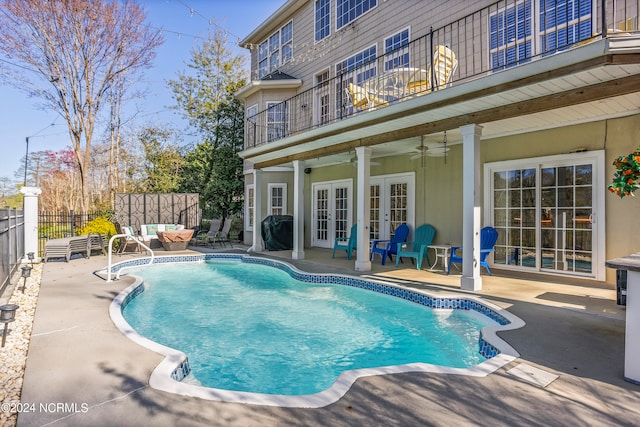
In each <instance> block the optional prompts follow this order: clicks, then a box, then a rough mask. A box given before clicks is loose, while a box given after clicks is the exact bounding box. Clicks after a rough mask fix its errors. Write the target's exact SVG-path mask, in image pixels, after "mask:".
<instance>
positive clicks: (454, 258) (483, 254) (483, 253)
mask: <svg viewBox="0 0 640 427" xmlns="http://www.w3.org/2000/svg"><path fill="white" fill-rule="evenodd" d="M497 240H498V232H497V231H496V229H495V228H493V227H484V228H483V229H482V230H480V267H484V268H486V269H487V273H489V276H491V270H489V264H488V263H487V257H488V256H489V254H490V253H491V252H493V251H494V250H495V249H494V248H493V247H494V246H495V245H496V241H497ZM458 249H462V248H461V247H460V246H452V247H451V257H450V258H449V269H448V271H447V274H449V273H450V272H451V264H453V263H454V262H455V263H456V264H462V256H461V255H459V254H456V251H457V250H458Z"/></svg>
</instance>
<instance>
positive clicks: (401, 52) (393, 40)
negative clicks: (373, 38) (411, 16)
mask: <svg viewBox="0 0 640 427" xmlns="http://www.w3.org/2000/svg"><path fill="white" fill-rule="evenodd" d="M408 45H409V29H408V28H407V29H406V30H403V31H400V32H399V33H397V34H394V35H392V36H391V37H389V38H386V39H385V40H384V53H385V54H387V58H386V59H385V62H384V70H385V71H388V70H392V69H394V68H399V67H408V66H409V47H408ZM402 47H404V48H403V49H401V48H402ZM391 52H393V53H391Z"/></svg>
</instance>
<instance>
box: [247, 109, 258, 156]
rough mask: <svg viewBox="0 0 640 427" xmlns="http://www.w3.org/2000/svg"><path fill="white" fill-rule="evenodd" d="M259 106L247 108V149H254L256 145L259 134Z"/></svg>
mask: <svg viewBox="0 0 640 427" xmlns="http://www.w3.org/2000/svg"><path fill="white" fill-rule="evenodd" d="M257 120H258V106H257V105H252V106H251V107H249V108H247V124H246V126H247V129H246V132H247V135H246V137H245V141H246V144H245V145H246V147H254V146H255V145H256V138H257V136H258V135H257V132H258V123H257Z"/></svg>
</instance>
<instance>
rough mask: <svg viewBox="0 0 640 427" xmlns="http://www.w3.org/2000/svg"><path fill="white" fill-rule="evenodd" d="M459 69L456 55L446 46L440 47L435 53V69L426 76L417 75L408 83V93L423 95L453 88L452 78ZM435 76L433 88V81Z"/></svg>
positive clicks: (428, 71)
mask: <svg viewBox="0 0 640 427" xmlns="http://www.w3.org/2000/svg"><path fill="white" fill-rule="evenodd" d="M457 68H458V60H457V59H456V54H455V53H454V52H453V51H452V50H451V49H449V48H448V47H446V46H442V45H439V46H437V47H436V50H435V52H434V53H433V68H432V67H431V66H430V67H429V69H428V70H427V73H426V75H425V74H424V73H416V74H415V75H414V76H413V78H412V79H410V80H409V82H408V83H407V92H408V93H410V94H416V95H419V94H422V93H425V92H431V91H432V90H439V89H444V88H445V87H449V86H451V77H453V74H454V73H455V72H456V69H457ZM432 74H433V87H431V83H432V82H431V80H432Z"/></svg>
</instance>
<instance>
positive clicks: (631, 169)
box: [609, 147, 640, 198]
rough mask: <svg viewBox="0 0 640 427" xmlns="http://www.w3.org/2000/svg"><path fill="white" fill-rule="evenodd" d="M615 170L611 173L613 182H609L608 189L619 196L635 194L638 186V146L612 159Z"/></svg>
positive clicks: (639, 151) (639, 168) (639, 164)
mask: <svg viewBox="0 0 640 427" xmlns="http://www.w3.org/2000/svg"><path fill="white" fill-rule="evenodd" d="M613 166H615V167H616V172H615V173H614V174H613V182H611V184H609V191H611V192H612V193H614V194H616V195H617V196H619V197H620V198H623V197H624V196H635V194H633V193H634V191H636V190H637V189H638V188H640V184H639V183H638V182H639V181H640V147H638V148H636V150H635V151H634V152H633V153H630V154H628V155H626V156H620V157H618V158H617V159H615V160H614V161H613Z"/></svg>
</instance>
